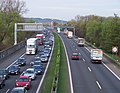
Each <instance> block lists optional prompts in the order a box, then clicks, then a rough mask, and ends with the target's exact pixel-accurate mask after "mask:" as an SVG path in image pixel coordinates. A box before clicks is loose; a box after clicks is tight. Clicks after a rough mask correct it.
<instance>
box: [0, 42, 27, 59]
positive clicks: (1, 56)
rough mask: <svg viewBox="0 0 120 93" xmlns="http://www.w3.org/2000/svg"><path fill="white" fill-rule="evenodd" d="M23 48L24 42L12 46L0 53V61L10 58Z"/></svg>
mask: <svg viewBox="0 0 120 93" xmlns="http://www.w3.org/2000/svg"><path fill="white" fill-rule="evenodd" d="M24 46H25V41H22V42H20V43H18V44H17V45H13V46H11V47H9V48H7V49H4V50H2V51H0V60H2V59H4V58H6V57H8V56H10V55H11V54H13V53H15V52H16V51H18V50H20V49H21V48H23V47H24Z"/></svg>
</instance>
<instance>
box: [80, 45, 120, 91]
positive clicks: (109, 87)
mask: <svg viewBox="0 0 120 93" xmlns="http://www.w3.org/2000/svg"><path fill="white" fill-rule="evenodd" d="M78 49H79V51H80V52H81V54H82V56H84V58H85V60H86V63H87V65H88V66H89V67H90V69H91V72H92V74H93V76H95V77H96V78H97V80H98V81H99V83H100V84H99V86H101V88H102V90H104V93H118V92H119V91H120V89H119V86H120V81H119V79H117V78H116V77H115V75H113V74H112V73H111V72H110V71H109V70H108V69H106V67H105V66H104V65H103V64H92V63H91V62H90V55H89V53H85V52H88V51H86V49H85V48H84V47H82V48H81V47H78Z"/></svg>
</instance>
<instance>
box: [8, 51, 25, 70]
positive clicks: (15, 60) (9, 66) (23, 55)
mask: <svg viewBox="0 0 120 93" xmlns="http://www.w3.org/2000/svg"><path fill="white" fill-rule="evenodd" d="M24 55H25V53H24V54H22V55H21V56H20V57H19V58H21V57H23V56H24ZM16 61H17V60H15V61H14V62H13V63H12V64H10V65H9V66H7V68H6V69H8V68H9V67H10V66H12V65H13V64H15V62H16Z"/></svg>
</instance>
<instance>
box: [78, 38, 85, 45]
mask: <svg viewBox="0 0 120 93" xmlns="http://www.w3.org/2000/svg"><path fill="white" fill-rule="evenodd" d="M77 44H78V46H84V45H85V39H84V38H78V39H77Z"/></svg>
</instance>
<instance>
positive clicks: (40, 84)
mask: <svg viewBox="0 0 120 93" xmlns="http://www.w3.org/2000/svg"><path fill="white" fill-rule="evenodd" d="M53 49H54V44H53V47H52V51H51V55H50V58H49V61H48V64H47V66H46V69H45V72H44V74H43V76H42V79H41V81H40V83H39V85H38V88H37V91H36V93H39V91H40V88H41V86H42V83H43V80H44V78H45V75H46V73H47V70H48V67H49V64H50V60H51V57H52V54H53Z"/></svg>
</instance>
